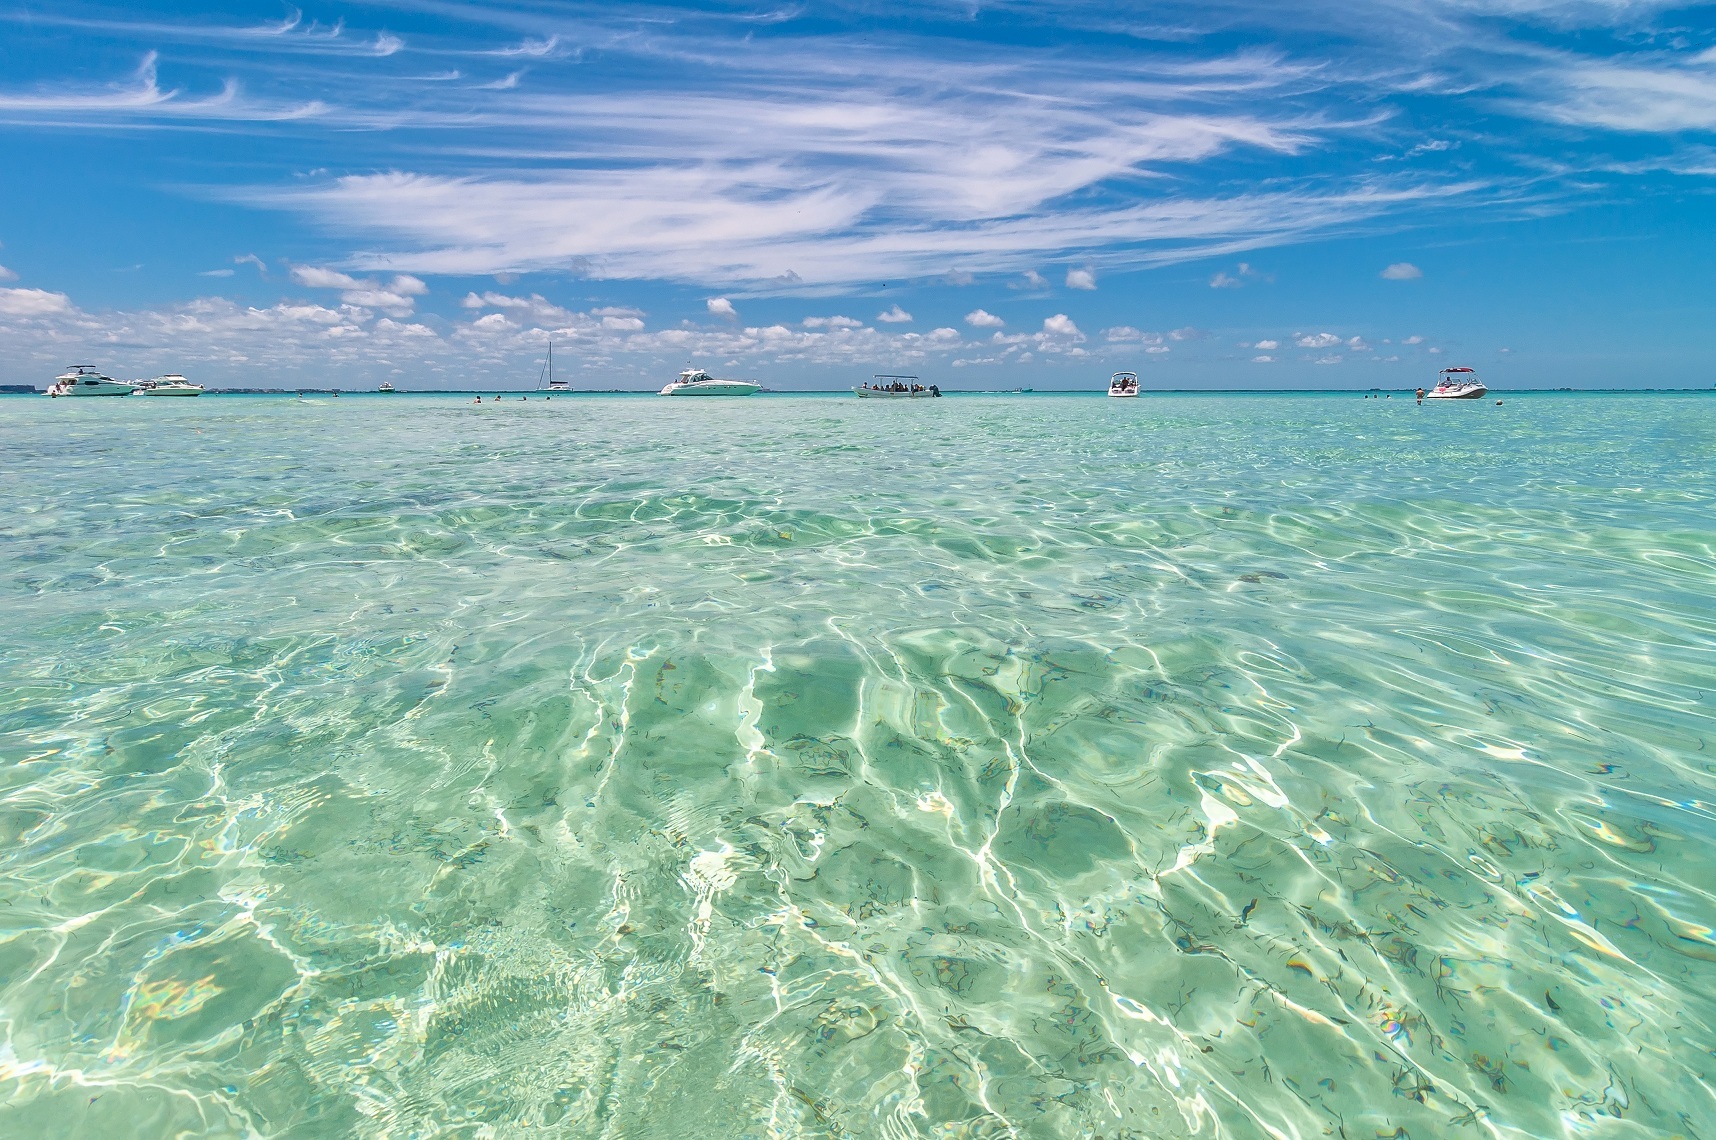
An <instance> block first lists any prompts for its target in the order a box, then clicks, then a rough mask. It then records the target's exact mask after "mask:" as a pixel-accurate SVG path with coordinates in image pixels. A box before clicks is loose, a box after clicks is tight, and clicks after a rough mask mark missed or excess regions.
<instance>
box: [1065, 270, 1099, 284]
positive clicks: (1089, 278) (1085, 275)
mask: <svg viewBox="0 0 1716 1140" xmlns="http://www.w3.org/2000/svg"><path fill="white" fill-rule="evenodd" d="M1067 288H1068V289H1095V288H1096V270H1095V269H1092V268H1091V267H1090V266H1088V265H1087V266H1085V267H1084V268H1083V269H1069V270H1067Z"/></svg>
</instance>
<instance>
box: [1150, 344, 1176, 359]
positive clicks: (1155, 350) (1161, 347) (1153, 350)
mask: <svg viewBox="0 0 1716 1140" xmlns="http://www.w3.org/2000/svg"><path fill="white" fill-rule="evenodd" d="M1144 351H1145V352H1148V353H1150V354H1152V355H1155V356H1160V355H1161V354H1162V353H1164V352H1173V351H1174V350H1173V349H1171V348H1169V347H1168V346H1167V345H1165V344H1153V345H1151V346H1150V347H1149V348H1147V349H1145V350H1144Z"/></svg>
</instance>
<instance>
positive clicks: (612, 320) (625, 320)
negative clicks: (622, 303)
mask: <svg viewBox="0 0 1716 1140" xmlns="http://www.w3.org/2000/svg"><path fill="white" fill-rule="evenodd" d="M602 327H603V328H605V329H615V330H618V331H621V332H636V331H638V330H639V329H642V328H643V327H644V323H643V321H642V320H640V319H639V318H637V317H603V318H602Z"/></svg>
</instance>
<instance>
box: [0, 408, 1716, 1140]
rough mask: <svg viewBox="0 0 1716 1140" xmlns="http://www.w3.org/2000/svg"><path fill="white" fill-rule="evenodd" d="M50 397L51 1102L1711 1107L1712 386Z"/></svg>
mask: <svg viewBox="0 0 1716 1140" xmlns="http://www.w3.org/2000/svg"><path fill="white" fill-rule="evenodd" d="M1504 399H1505V404H1504V405H1503V406H1500V407H1497V406H1495V405H1494V403H1493V402H1490V401H1484V402H1481V403H1466V404H1452V405H1441V406H1438V405H1434V404H1433V405H1429V406H1425V407H1417V406H1415V405H1414V404H1413V403H1412V401H1411V400H1410V399H1406V398H1402V397H1398V396H1397V397H1396V398H1394V399H1392V400H1383V399H1364V398H1361V397H1360V396H1359V395H1357V394H1351V395H1341V396H1292V397H1287V396H1283V397H1264V396H1250V397H1242V396H1201V397H1200V396H1189V395H1180V396H1154V397H1152V396H1146V397H1145V398H1143V399H1140V400H1136V401H1112V400H1105V399H1101V398H1096V397H1089V398H1086V397H1050V396H1027V397H1013V398H1005V397H965V398H950V399H944V400H935V401H915V402H909V403H907V402H901V403H882V404H878V403H873V402H872V403H861V402H859V401H857V400H852V399H839V398H833V397H820V398H811V397H804V398H794V397H786V396H765V397H759V398H754V399H749V400H657V399H647V400H646V399H639V398H616V397H579V398H558V399H555V400H554V401H552V402H543V401H542V400H541V399H539V398H533V399H532V400H530V401H529V402H527V403H526V402H516V401H515V402H506V403H501V404H492V403H485V404H484V405H483V406H481V407H477V406H474V405H472V404H470V403H469V397H463V398H454V397H440V398H437V397H427V396H399V397H390V398H382V397H368V398H352V397H346V398H341V399H327V398H322V399H317V400H305V401H298V400H294V399H290V398H278V397H276V398H264V397H255V398H240V397H204V398H202V399H198V400H184V401H175V400H147V399H133V400H60V401H50V400H45V399H40V398H37V399H29V398H16V399H6V400H4V401H0V416H3V420H0V440H3V442H4V447H0V557H3V559H4V561H3V565H4V569H5V574H4V579H3V586H0V606H3V611H0V612H3V617H0V622H3V625H0V630H3V632H4V638H3V639H0V1135H5V1136H20V1137H22V1136H44V1137H46V1136H53V1137H64V1136H82V1137H102V1138H106V1137H116V1136H149V1137H156V1136H161V1137H165V1136H181V1135H182V1136H256V1137H264V1136H266V1137H336V1136H358V1137H384V1136H385V1137H470V1138H478V1137H512V1136H565V1137H598V1136H600V1137H628V1138H644V1137H663V1138H669V1140H685V1138H693V1137H695V1138H704V1137H758V1138H762V1137H872V1136H874V1137H887V1138H891V1140H904V1138H906V1137H926V1138H928V1137H937V1138H945V1137H984V1138H990V1137H1013V1136H1017V1137H1033V1138H1035V1137H1044V1138H1048V1137H1056V1138H1059V1137H1085V1138H1093V1140H1094V1138H1096V1137H1101V1138H1103V1140H1117V1138H1121V1137H1133V1138H1139V1137H1151V1138H1155V1137H1181V1136H1208V1137H1216V1136H1220V1137H1236V1138H1251V1137H1257V1138H1264V1137H1277V1138H1285V1137H1292V1138H1299V1137H1325V1136H1327V1137H1344V1138H1347V1140H1359V1138H1364V1140H1370V1138H1372V1137H1394V1138H1405V1137H1411V1138H1413V1140H1426V1138H1436V1137H1467V1136H1469V1137H1474V1138H1479V1137H1487V1138H1501V1137H1506V1138H1524V1137H1599V1138H1605V1140H1607V1138H1615V1140H1620V1138H1625V1140H1633V1138H1642V1137H1670V1136H1682V1137H1698V1136H1703V1137H1710V1136H1713V1135H1716V1123H1713V1122H1716V1092H1713V1082H1716V1055H1713V1052H1716V934H1713V933H1712V927H1716V603H1713V601H1712V599H1713V597H1716V397H1712V396H1708V395H1700V394H1684V395H1604V396H1581V395H1554V394H1541V395H1517V396H1513V395H1505V394H1504Z"/></svg>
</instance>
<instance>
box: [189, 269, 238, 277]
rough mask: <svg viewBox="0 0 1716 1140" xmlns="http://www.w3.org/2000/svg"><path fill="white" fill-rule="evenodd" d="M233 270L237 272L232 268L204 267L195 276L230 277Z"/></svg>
mask: <svg viewBox="0 0 1716 1140" xmlns="http://www.w3.org/2000/svg"><path fill="white" fill-rule="evenodd" d="M235 272H237V271H236V270H233V269H205V270H203V271H202V272H201V273H199V274H197V276H198V277H231V276H232V275H233V274H234V273H235Z"/></svg>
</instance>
